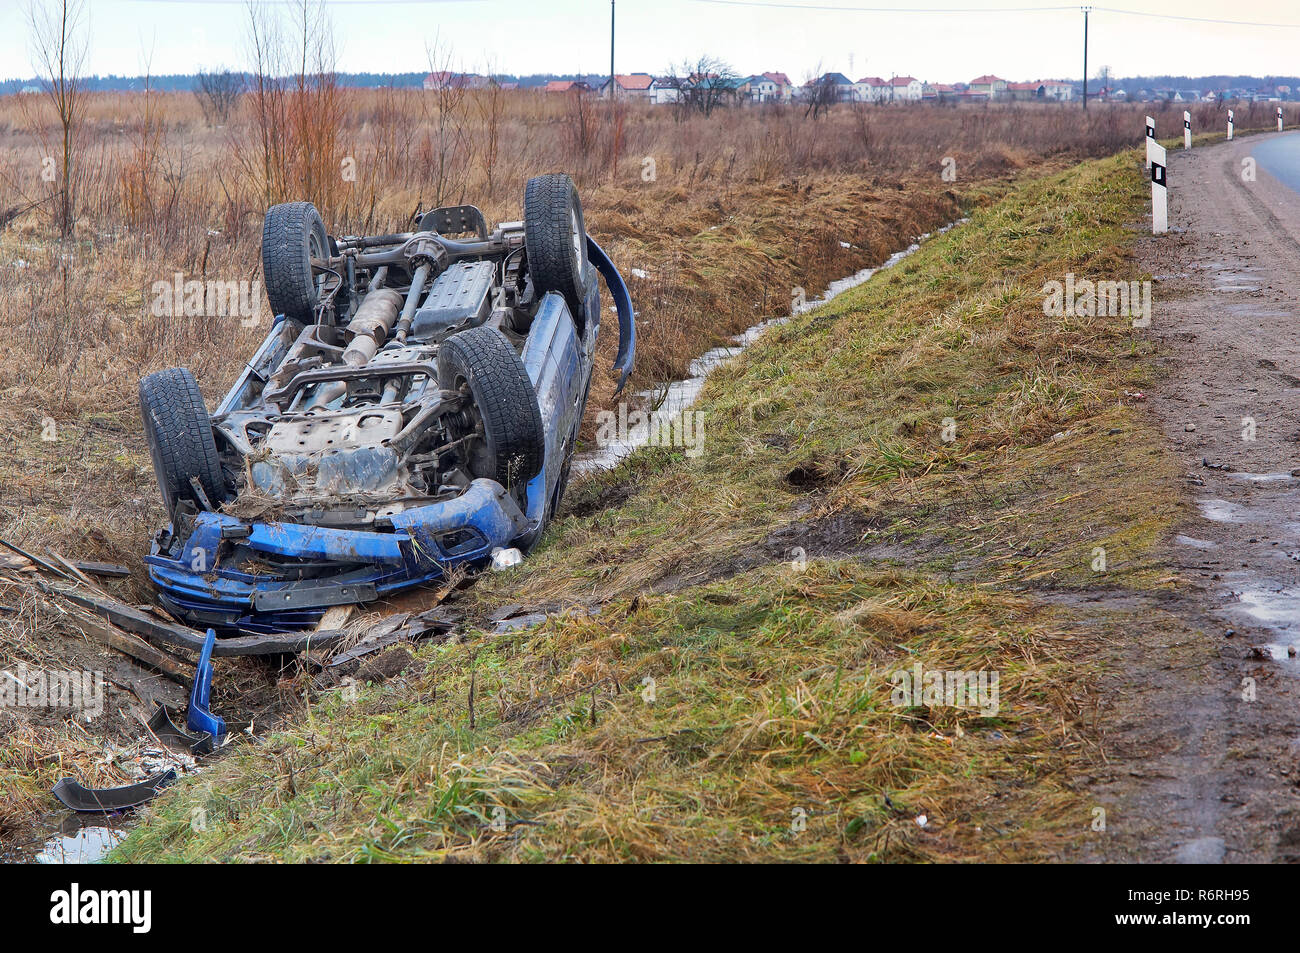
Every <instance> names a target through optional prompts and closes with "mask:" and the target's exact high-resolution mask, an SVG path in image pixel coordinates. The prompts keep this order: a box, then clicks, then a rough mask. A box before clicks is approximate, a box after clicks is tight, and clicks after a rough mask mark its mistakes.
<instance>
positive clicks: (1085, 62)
mask: <svg viewBox="0 0 1300 953" xmlns="http://www.w3.org/2000/svg"><path fill="white" fill-rule="evenodd" d="M609 2H610V3H613V2H614V0H609ZM1089 9H1090V8H1089V7H1084V8H1083V111H1084V112H1087V111H1088V10H1089Z"/></svg>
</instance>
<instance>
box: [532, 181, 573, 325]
mask: <svg viewBox="0 0 1300 953" xmlns="http://www.w3.org/2000/svg"><path fill="white" fill-rule="evenodd" d="M524 248H525V253H526V254H527V256H528V274H529V276H530V277H531V278H532V279H533V287H534V288H535V289H536V290H537V295H538V297H541V296H542V295H544V294H546V293H547V292H548V291H555V292H559V293H560V294H562V295H563V296H564V300H565V301H566V302H568V305H569V312H570V313H571V314H572V315H573V317H574V320H575V321H577V322H578V323H579V324H581V323H582V313H583V312H582V307H583V288H584V280H583V279H584V276H585V275H586V272H587V226H586V222H585V220H584V219H583V217H582V202H581V201H580V200H579V199H578V190H577V188H575V187H574V184H573V180H572V179H570V178H569V177H568V176H567V175H564V174H563V173H552V174H550V175H539V176H537V177H536V178H534V179H529V180H528V187H527V188H526V189H525V190H524Z"/></svg>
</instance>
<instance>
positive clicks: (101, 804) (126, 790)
mask: <svg viewBox="0 0 1300 953" xmlns="http://www.w3.org/2000/svg"><path fill="white" fill-rule="evenodd" d="M174 780H176V771H175V770H174V769H171V768H169V769H168V770H166V771H163V772H162V773H161V774H155V775H153V776H152V777H150V778H147V779H145V780H144V781H141V782H139V783H138V784H128V785H126V786H125V787H120V788H100V789H98V790H95V789H93V788H88V787H85V786H84V785H82V784H81V783H80V782H78V781H76V780H74V779H73V778H64V779H63V780H61V781H60V782H59V783H58V784H56V785H54V789H53V793H54V796H55V797H56V798H58V799H59V801H60V802H61V803H62V804H63V805H64V807H66V808H68V809H69V810H72V811H76V812H78V813H82V814H111V813H112V812H114V811H125V810H127V809H129V808H133V807H139V806H140V805H141V804H147V803H148V802H149V801H152V800H153V799H154V798H156V797H157V796H158V792H159V791H161V790H162V789H163V788H164V787H166V786H167V785H168V784H171V782H172V781H174Z"/></svg>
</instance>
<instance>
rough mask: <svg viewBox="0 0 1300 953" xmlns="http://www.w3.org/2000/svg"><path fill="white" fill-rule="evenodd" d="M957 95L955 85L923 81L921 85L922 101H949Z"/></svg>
mask: <svg viewBox="0 0 1300 953" xmlns="http://www.w3.org/2000/svg"><path fill="white" fill-rule="evenodd" d="M956 96H957V87H956V86H951V85H949V84H948V83H924V84H922V86H921V100H922V102H927V103H932V102H950V101H952V100H953V99H955V98H956Z"/></svg>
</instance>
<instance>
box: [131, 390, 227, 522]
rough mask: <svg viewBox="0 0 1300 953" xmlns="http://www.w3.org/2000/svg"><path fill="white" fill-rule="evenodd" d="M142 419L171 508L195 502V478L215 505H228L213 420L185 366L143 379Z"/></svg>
mask: <svg viewBox="0 0 1300 953" xmlns="http://www.w3.org/2000/svg"><path fill="white" fill-rule="evenodd" d="M140 416H141V418H142V419H143V421H144V427H145V436H146V438H147V439H148V440H149V441H150V452H151V454H155V455H154V471H155V476H156V477H157V478H158V486H159V489H160V490H161V491H162V494H163V501H164V502H165V503H166V505H167V507H168V508H169V509H173V508H174V506H175V503H176V501H177V500H179V499H191V500H192V499H194V496H195V494H194V491H193V489H192V488H191V487H190V485H189V480H190V477H198V479H199V485H200V486H202V487H203V492H204V493H206V494H207V496H208V500H209V501H210V502H211V503H212V504H213V505H214V506H218V505H220V504H221V503H223V502H225V500H226V497H227V489H226V479H225V475H224V474H223V473H222V472H221V459H220V457H219V456H218V455H217V444H216V440H215V439H214V437H213V435H212V418H211V417H209V416H208V409H207V407H206V406H205V405H204V403H203V395H202V394H201V393H200V392H199V385H198V382H197V381H196V380H195V379H194V375H193V374H191V373H190V372H189V370H187V369H186V368H184V367H172V368H169V369H167V370H165V371H157V372H155V373H153V374H150V375H149V376H148V377H145V378H144V379H143V380H141V381H140ZM155 452H156V453H155ZM196 502H197V501H196Z"/></svg>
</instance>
